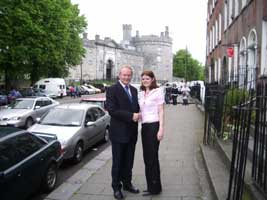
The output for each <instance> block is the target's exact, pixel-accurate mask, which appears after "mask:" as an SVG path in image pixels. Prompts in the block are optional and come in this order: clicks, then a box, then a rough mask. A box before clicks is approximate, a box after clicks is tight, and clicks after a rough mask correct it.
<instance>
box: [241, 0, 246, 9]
mask: <svg viewBox="0 0 267 200" xmlns="http://www.w3.org/2000/svg"><path fill="white" fill-rule="evenodd" d="M246 5H247V0H242V9H243V8H244V7H245V6H246Z"/></svg>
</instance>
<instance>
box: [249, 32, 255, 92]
mask: <svg viewBox="0 0 267 200" xmlns="http://www.w3.org/2000/svg"><path fill="white" fill-rule="evenodd" d="M247 49H248V69H247V76H248V78H247V80H248V84H250V83H251V86H252V88H254V87H255V81H256V67H257V34H256V31H255V30H254V29H253V30H251V31H250V33H249V36H248V48H247ZM249 86H250V85H249Z"/></svg>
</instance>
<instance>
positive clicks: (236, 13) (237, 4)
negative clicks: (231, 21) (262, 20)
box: [234, 0, 239, 17]
mask: <svg viewBox="0 0 267 200" xmlns="http://www.w3.org/2000/svg"><path fill="white" fill-rule="evenodd" d="M234 6H235V17H237V16H238V11H239V0H235V5H234Z"/></svg>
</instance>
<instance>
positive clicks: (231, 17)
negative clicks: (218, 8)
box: [228, 0, 233, 25]
mask: <svg viewBox="0 0 267 200" xmlns="http://www.w3.org/2000/svg"><path fill="white" fill-rule="evenodd" d="M232 21H233V0H229V11H228V22H229V25H230V24H231V23H232Z"/></svg>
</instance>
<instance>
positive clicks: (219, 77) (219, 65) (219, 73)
mask: <svg viewBox="0 0 267 200" xmlns="http://www.w3.org/2000/svg"><path fill="white" fill-rule="evenodd" d="M217 65H218V82H220V81H221V70H222V69H221V59H220V58H218V62H217Z"/></svg>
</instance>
